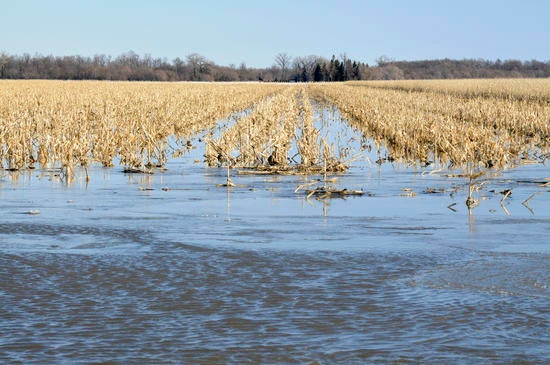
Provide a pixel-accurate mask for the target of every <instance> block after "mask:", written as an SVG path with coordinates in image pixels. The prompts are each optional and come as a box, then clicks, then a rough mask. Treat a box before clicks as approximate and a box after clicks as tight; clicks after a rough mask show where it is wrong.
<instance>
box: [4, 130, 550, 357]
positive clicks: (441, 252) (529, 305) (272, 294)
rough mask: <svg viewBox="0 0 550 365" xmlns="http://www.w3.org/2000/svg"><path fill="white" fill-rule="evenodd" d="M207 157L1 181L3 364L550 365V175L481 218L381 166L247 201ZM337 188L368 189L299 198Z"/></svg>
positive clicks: (516, 185) (526, 173) (437, 181)
mask: <svg viewBox="0 0 550 365" xmlns="http://www.w3.org/2000/svg"><path fill="white" fill-rule="evenodd" d="M338 129H339V130H340V131H341V135H339V137H343V136H344V135H345V133H344V132H342V130H344V129H345V128H343V127H342V128H340V127H339V128H338ZM346 133H350V134H353V133H354V132H353V131H352V130H351V129H350V130H348V132H346ZM348 137H349V138H351V137H353V136H351V137H350V136H348ZM348 141H350V139H348ZM195 142H196V147H197V148H196V149H193V150H191V152H190V153H188V154H185V155H184V156H183V157H181V158H174V159H170V160H169V161H168V163H167V165H166V170H158V171H155V173H154V174H126V173H123V172H122V168H121V167H112V168H103V167H98V166H95V167H91V168H89V169H88V174H89V177H90V180H89V182H87V181H86V175H85V172H84V170H83V169H76V170H75V180H74V181H73V182H72V183H71V184H66V183H65V182H64V181H61V179H60V176H59V172H58V171H55V170H40V169H37V170H27V171H22V172H8V171H2V172H0V201H1V207H0V299H1V300H0V313H1V325H0V327H1V333H2V334H1V335H0V362H2V363H12V364H14V363H21V364H43V363H67V364H68V363H71V364H72V363H154V364H164V363H174V364H175V363H234V364H242V363H252V364H256V363H280V364H289V363H313V364H315V363H323V364H324V363H345V364H363V363H455V364H470V363H510V364H517V363H522V364H542V363H548V362H550V351H549V350H548V348H549V345H550V311H549V307H548V302H549V299H550V289H549V288H548V285H549V283H550V245H549V241H550V240H549V237H550V209H549V207H550V193H549V190H550V187H548V184H547V183H546V182H547V180H545V179H547V178H548V177H549V175H548V167H547V166H545V165H542V164H526V165H523V166H519V167H517V168H515V169H510V170H502V171H496V170H495V171H491V172H490V173H489V174H488V175H487V177H486V178H485V180H484V181H485V183H484V184H481V185H480V186H479V188H478V189H477V190H476V191H475V192H474V197H475V198H476V199H477V200H478V201H479V205H477V206H476V207H475V208H473V209H470V210H469V209H468V207H467V206H466V204H465V201H466V199H467V197H468V187H469V181H468V179H467V178H464V177H449V173H450V172H449V171H439V170H438V168H437V167H433V166H428V167H425V168H418V167H417V168H413V167H407V166H405V165H402V164H398V163H396V162H390V161H387V162H385V163H382V164H378V163H376V162H375V160H376V158H377V156H376V155H375V154H374V152H373V153H372V154H371V155H368V154H366V155H363V156H362V157H361V158H355V159H354V161H353V162H352V163H351V167H350V169H349V170H348V171H347V172H346V173H343V174H340V175H338V176H336V177H334V176H330V177H328V178H327V179H328V181H324V179H323V176H322V175H316V176H302V175H249V174H243V173H242V172H243V171H242V170H239V169H230V170H229V174H230V179H231V182H232V184H234V186H232V187H227V186H224V185H226V183H227V173H228V170H227V169H225V168H223V167H222V168H208V167H205V165H204V163H203V162H202V160H203V159H204V157H203V155H204V153H205V147H204V144H200V143H198V142H197V141H195ZM195 142H194V143H195ZM350 144H352V143H351V142H350ZM196 160H199V161H201V162H200V163H196V162H195V161H196ZM239 171H241V173H239ZM334 179H335V180H334ZM312 180H313V181H314V182H315V180H318V181H316V182H315V183H313V184H312V183H311V182H312ZM326 184H331V185H333V186H335V187H337V188H339V189H348V190H357V191H362V192H364V194H363V195H361V196H350V197H347V198H346V199H339V198H330V199H329V198H326V199H316V198H315V196H311V197H309V198H308V197H307V195H308V194H307V193H305V192H304V189H298V191H296V190H297V188H298V187H299V186H323V185H326ZM508 190H511V194H508V195H507V196H506V197H505V198H504V195H505V194H506V192H507V191H508Z"/></svg>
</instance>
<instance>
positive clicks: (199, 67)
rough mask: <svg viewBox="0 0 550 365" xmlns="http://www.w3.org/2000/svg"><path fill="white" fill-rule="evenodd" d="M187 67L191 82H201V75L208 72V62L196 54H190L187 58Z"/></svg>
mask: <svg viewBox="0 0 550 365" xmlns="http://www.w3.org/2000/svg"><path fill="white" fill-rule="evenodd" d="M187 65H188V66H189V67H190V68H191V80H192V81H199V80H203V79H204V78H203V77H202V75H203V74H207V73H209V72H210V62H208V60H207V59H206V58H205V57H203V56H201V55H200V54H198V53H191V54H190V55H189V56H187Z"/></svg>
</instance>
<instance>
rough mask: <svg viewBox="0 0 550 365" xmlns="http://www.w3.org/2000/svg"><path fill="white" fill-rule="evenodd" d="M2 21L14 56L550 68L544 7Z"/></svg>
mask: <svg viewBox="0 0 550 365" xmlns="http://www.w3.org/2000/svg"><path fill="white" fill-rule="evenodd" d="M0 14H1V16H0V52H7V53H9V54H22V53H30V54H35V53H40V54H43V55H49V54H52V55H56V56H63V55H75V54H79V55H83V56H92V55H94V54H108V55H112V56H117V55H119V54H121V53H123V52H126V51H129V50H133V51H134V52H136V53H138V54H140V55H144V54H147V53H148V54H151V55H152V56H154V57H166V58H167V59H168V60H172V59H173V58H175V57H181V58H184V57H185V56H187V55H188V54H190V53H194V52H197V53H199V54H201V55H203V56H205V57H206V58H208V59H210V60H212V61H214V62H215V63H217V64H220V65H229V64H236V65H238V64H239V63H241V62H243V61H244V62H246V64H247V65H248V66H253V67H267V66H271V65H272V64H273V62H274V61H273V60H274V57H275V55H276V54H277V53H280V52H285V53H288V54H289V55H290V56H293V57H294V56H307V55H310V54H315V55H319V56H324V57H327V58H330V57H331V55H332V54H335V55H337V56H338V55H340V54H343V53H346V54H347V56H348V57H349V58H351V59H354V60H361V61H364V62H368V63H369V64H373V63H374V62H375V60H376V58H378V57H379V56H382V55H386V56H389V57H391V58H394V59H398V60H419V59H434V58H445V57H448V58H454V59H463V58H485V59H490V60H495V59H497V58H501V59H512V58H514V59H520V60H530V59H538V60H541V61H548V60H550V46H549V44H550V20H549V19H550V1H546V0H539V1H537V0H522V1H508V0H501V1H493V0H490V1H483V0H461V1H445V0H439V1H437V0H433V1H427V0H416V1H415V0H409V1H407V0H394V1H392V0H376V1H374V0H372V1H369V0H362V1H361V0H326V1H325V0H317V1H314V0H278V1H274V0H257V1H253V0H218V1H215V0H188V1H186V0H180V1H175V0H173V1H172V0H164V1H162V0H157V1H152V0H151V1H145V0H50V1H48V0H26V1H25V0H21V1H17V0H0Z"/></svg>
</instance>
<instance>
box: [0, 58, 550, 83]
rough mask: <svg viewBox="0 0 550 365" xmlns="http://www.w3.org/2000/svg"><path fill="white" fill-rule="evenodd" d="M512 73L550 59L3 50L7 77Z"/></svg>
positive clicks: (0, 68)
mask: <svg viewBox="0 0 550 365" xmlns="http://www.w3.org/2000/svg"><path fill="white" fill-rule="evenodd" d="M511 77H550V61H547V62H541V61H536V60H532V61H523V62H522V61H519V60H505V61H501V60H496V61H488V60H482V59H465V60H450V59H442V60H426V61H394V60H391V59H388V58H387V57H381V58H379V59H378V60H377V63H376V65H374V66H369V65H368V64H366V63H364V62H360V61H357V60H351V59H349V58H348V57H347V56H346V55H341V56H339V57H336V56H332V57H331V58H330V59H326V58H323V57H320V56H313V55H312V56H305V57H291V56H289V55H287V54H286V53H279V54H277V55H276V56H275V59H274V63H273V65H272V66H271V67H267V68H250V67H247V65H246V64H245V63H244V62H243V63H241V64H240V65H238V66H236V65H229V66H220V65H217V64H215V63H214V62H212V61H210V60H208V59H207V58H205V57H204V56H201V55H199V54H197V53H193V54H190V55H188V56H187V57H185V58H184V59H181V58H179V57H178V58H175V59H173V60H171V61H168V60H167V59H166V58H154V57H152V56H151V55H147V54H146V55H145V56H140V55H138V54H136V53H134V52H132V51H130V52H127V53H123V54H121V55H119V56H117V57H111V56H107V55H95V56H93V57H83V56H62V57H61V56H51V55H50V56H42V55H34V56H31V55H29V54H23V55H9V54H6V53H0V78H2V79H58V80H129V81H266V82H272V81H279V82H319V81H348V80H400V79H455V78H511Z"/></svg>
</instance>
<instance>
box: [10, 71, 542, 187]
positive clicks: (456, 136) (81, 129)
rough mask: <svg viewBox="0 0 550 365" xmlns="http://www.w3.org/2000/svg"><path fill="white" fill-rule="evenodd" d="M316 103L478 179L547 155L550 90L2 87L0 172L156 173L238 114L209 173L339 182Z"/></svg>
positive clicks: (371, 134)
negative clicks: (222, 170)
mask: <svg viewBox="0 0 550 365" xmlns="http://www.w3.org/2000/svg"><path fill="white" fill-rule="evenodd" d="M313 100H315V102H316V103H328V104H330V105H334V106H336V107H337V108H338V109H339V111H340V113H341V114H342V115H343V116H344V117H345V118H346V119H347V121H348V122H349V123H350V124H351V125H352V126H353V127H354V128H356V129H358V130H360V131H361V133H362V134H363V136H364V137H366V138H370V139H372V140H373V141H374V144H375V145H376V146H377V147H378V148H379V149H385V150H386V151H387V153H388V157H387V158H386V160H388V161H389V160H391V161H400V162H403V163H408V164H411V163H412V164H417V165H421V166H426V165H428V164H431V163H436V164H440V165H442V168H450V169H464V170H466V171H468V173H469V176H474V175H475V174H477V173H478V172H479V171H483V170H484V169H487V168H506V167H513V166H515V165H517V164H521V163H525V162H526V161H538V162H544V160H545V159H546V158H547V157H548V156H549V144H550V142H549V140H550V80H459V81H399V82H352V83H320V84H294V85H293V84H263V83H228V84H216V83H129V82H97V81H79V82H77V81H74V82H62V81H0V164H1V167H2V168H4V169H9V170H22V169H28V168H35V167H39V168H41V169H44V168H55V169H61V170H62V171H63V173H64V175H65V176H66V178H67V181H70V179H71V177H72V176H73V174H74V169H75V168H77V167H87V166H89V165H92V164H100V165H103V166H113V165H114V164H115V163H116V162H118V163H120V165H122V166H124V167H125V169H127V170H128V171H136V172H152V171H153V170H154V169H155V168H159V167H164V166H165V165H166V162H167V160H168V158H169V156H170V155H172V156H174V157H178V156H181V155H182V154H183V153H184V151H185V148H186V147H188V146H189V143H190V142H189V141H190V140H192V139H193V138H194V137H196V136H197V135H199V134H200V133H206V132H208V131H213V130H214V128H215V126H216V125H218V122H219V121H220V120H223V119H227V118H229V117H230V116H232V115H233V116H235V115H237V116H236V117H234V119H235V122H234V123H233V124H232V125H230V126H228V127H227V128H225V129H224V130H222V131H221V133H219V135H215V134H214V133H213V132H211V133H210V134H209V136H208V137H206V139H205V143H206V153H205V162H206V164H207V165H208V166H212V167H214V166H224V167H226V168H228V169H229V168H241V169H243V170H247V171H249V172H250V173H278V174H286V173H298V174H322V173H324V174H327V173H339V172H344V171H346V169H347V168H348V165H347V162H346V161H344V157H343V156H342V155H338V154H336V153H335V151H336V150H338V148H340V147H341V146H334V145H332V144H329V143H328V142H327V141H326V139H325V138H323V136H322V131H321V130H320V129H319V128H318V127H316V125H315V123H314V107H313V106H312V101H313ZM174 141H175V145H176V146H174ZM337 147H338V148H337ZM340 150H341V148H340ZM471 180H473V179H471ZM470 195H471V194H470Z"/></svg>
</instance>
